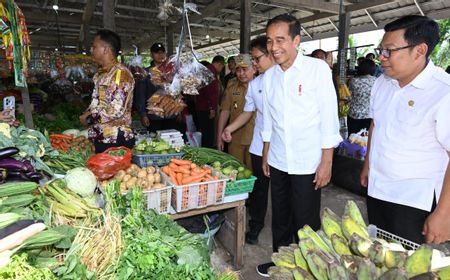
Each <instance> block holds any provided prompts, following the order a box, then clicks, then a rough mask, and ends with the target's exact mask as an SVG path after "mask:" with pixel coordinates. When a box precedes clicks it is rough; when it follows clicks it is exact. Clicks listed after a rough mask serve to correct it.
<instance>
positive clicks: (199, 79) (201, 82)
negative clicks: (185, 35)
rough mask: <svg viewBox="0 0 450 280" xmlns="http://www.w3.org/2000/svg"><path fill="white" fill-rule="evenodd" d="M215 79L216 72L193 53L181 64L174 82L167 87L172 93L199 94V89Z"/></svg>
mask: <svg viewBox="0 0 450 280" xmlns="http://www.w3.org/2000/svg"><path fill="white" fill-rule="evenodd" d="M213 80H214V74H213V73H212V72H211V71H210V70H209V69H208V68H207V67H205V66H204V65H202V64H201V63H200V62H198V60H197V58H196V57H195V54H194V53H192V54H191V55H190V57H189V60H188V61H187V62H186V63H183V64H182V65H181V68H180V69H179V70H178V73H177V74H176V75H175V77H174V79H173V81H172V84H171V85H170V86H169V87H167V88H166V91H167V92H168V93H169V94H170V95H177V94H180V93H183V94H188V95H198V94H199V92H198V90H199V89H200V88H202V87H204V86H207V85H208V84H209V83H211V82H212V81H213Z"/></svg>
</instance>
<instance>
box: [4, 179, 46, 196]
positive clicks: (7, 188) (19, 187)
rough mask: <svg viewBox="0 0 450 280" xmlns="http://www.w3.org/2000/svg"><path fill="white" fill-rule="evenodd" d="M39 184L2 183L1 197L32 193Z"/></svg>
mask: <svg viewBox="0 0 450 280" xmlns="http://www.w3.org/2000/svg"><path fill="white" fill-rule="evenodd" d="M38 186H39V185H38V184H36V183H35V182H11V183H5V184H2V185H1V187H0V197H5V196H12V195H18V194H23V193H31V192H32V191H33V190H35V189H36V188H37V187H38Z"/></svg>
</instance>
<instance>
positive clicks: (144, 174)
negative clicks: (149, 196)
mask: <svg viewBox="0 0 450 280" xmlns="http://www.w3.org/2000/svg"><path fill="white" fill-rule="evenodd" d="M112 180H118V181H119V182H120V191H121V192H122V193H126V192H128V191H129V190H131V189H132V188H133V187H140V188H142V190H144V191H148V190H152V189H160V188H163V187H165V185H164V184H163V183H162V180H161V174H159V172H157V170H156V168H155V167H153V166H148V167H145V168H140V167H139V166H137V165H136V164H132V165H130V167H128V168H127V169H126V170H120V171H119V172H117V174H116V176H115V177H114V178H113V179H112Z"/></svg>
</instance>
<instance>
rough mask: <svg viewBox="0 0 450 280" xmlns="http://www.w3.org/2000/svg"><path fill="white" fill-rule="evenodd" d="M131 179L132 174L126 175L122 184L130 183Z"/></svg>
mask: <svg viewBox="0 0 450 280" xmlns="http://www.w3.org/2000/svg"><path fill="white" fill-rule="evenodd" d="M130 179H131V175H130V174H125V175H124V176H123V177H122V182H128V181H129V180H130Z"/></svg>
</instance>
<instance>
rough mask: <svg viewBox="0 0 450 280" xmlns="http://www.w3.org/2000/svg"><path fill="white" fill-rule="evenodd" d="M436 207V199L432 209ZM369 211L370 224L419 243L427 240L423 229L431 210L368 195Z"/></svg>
mask: <svg viewBox="0 0 450 280" xmlns="http://www.w3.org/2000/svg"><path fill="white" fill-rule="evenodd" d="M435 207H436V201H434V202H433V206H432V209H431V211H433V210H434V208H435ZM367 213H368V216H369V223H370V224H374V225H376V226H377V227H378V228H381V229H383V230H386V231H388V232H390V233H393V234H395V235H398V236H400V237H403V238H405V239H407V240H410V241H413V242H416V243H418V244H422V243H424V242H425V238H424V236H423V235H422V229H423V224H424V223H425V220H426V218H427V217H428V215H430V212H428V211H424V210H421V209H417V208H413V207H409V206H405V205H400V204H396V203H392V202H388V201H384V200H380V199H376V198H373V197H370V196H368V197H367Z"/></svg>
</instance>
